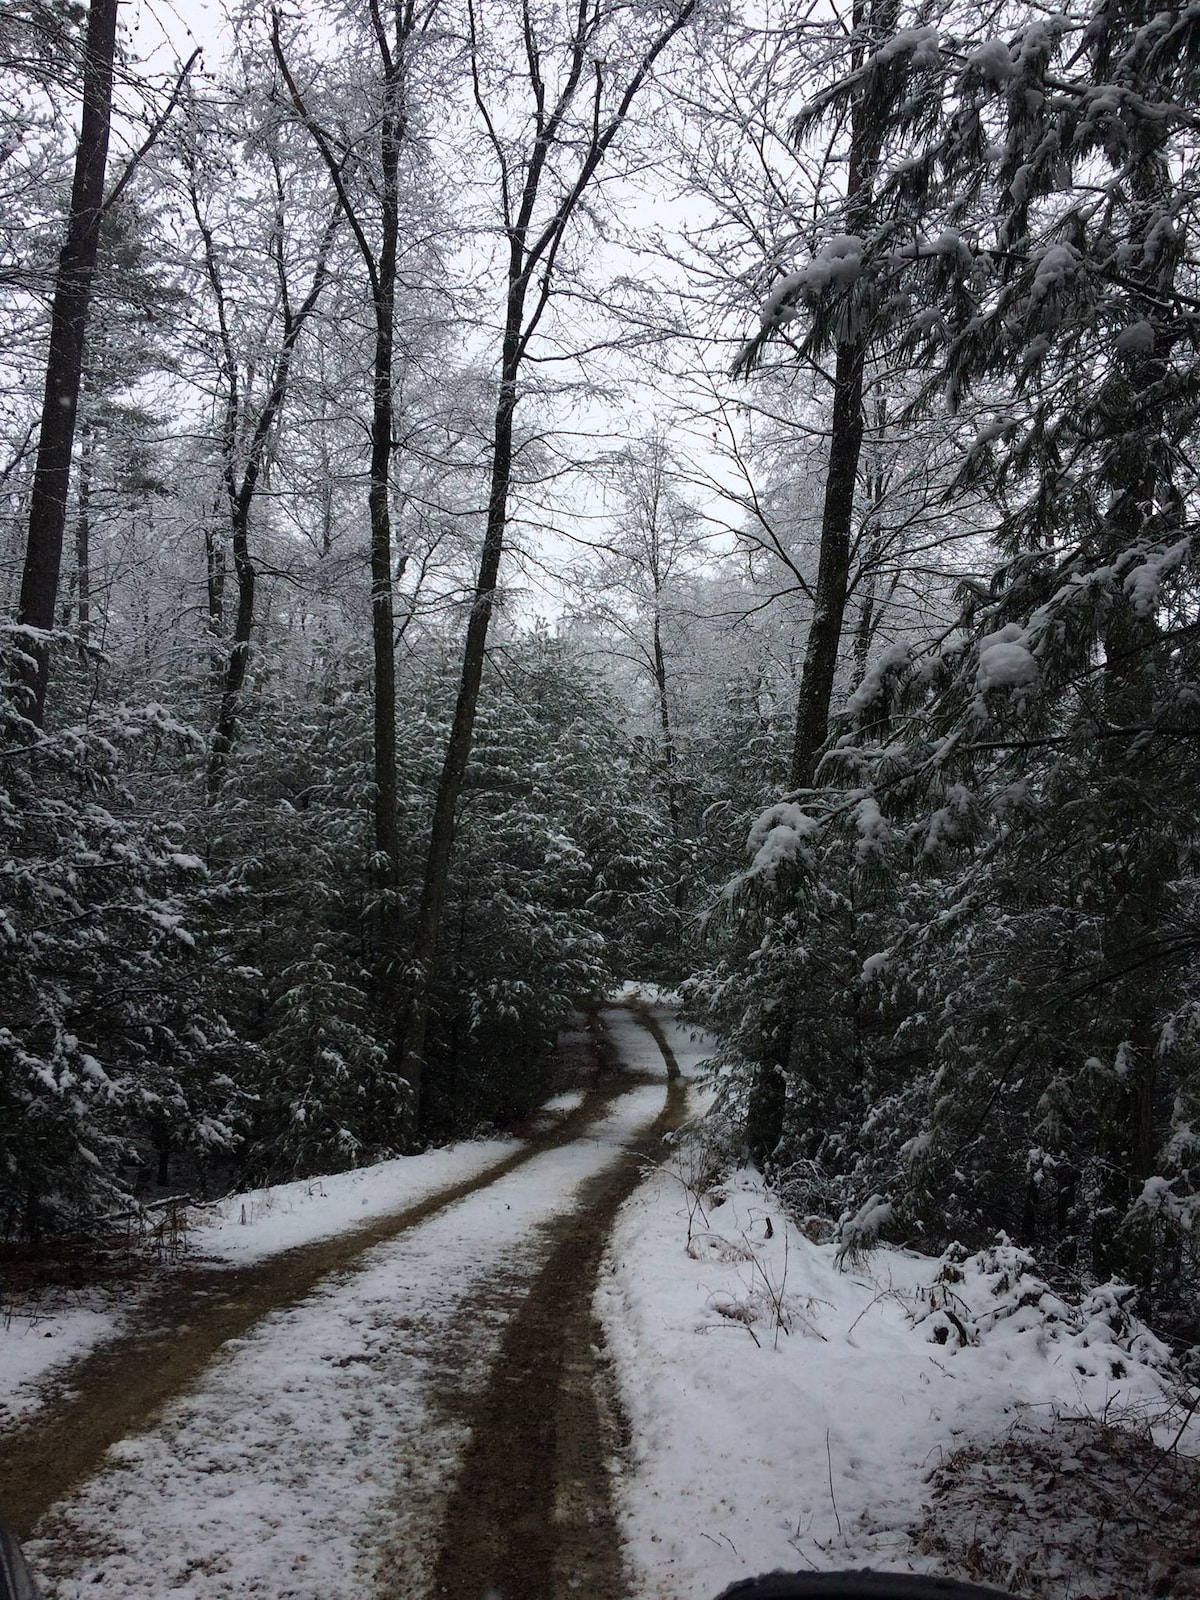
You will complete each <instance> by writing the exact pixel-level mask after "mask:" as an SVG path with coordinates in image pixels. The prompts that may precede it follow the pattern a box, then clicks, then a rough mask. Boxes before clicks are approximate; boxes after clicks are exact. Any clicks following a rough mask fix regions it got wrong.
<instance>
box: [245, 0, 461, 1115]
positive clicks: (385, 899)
mask: <svg viewBox="0 0 1200 1600" xmlns="http://www.w3.org/2000/svg"><path fill="white" fill-rule="evenodd" d="M393 15H394V21H395V34H394V37H393V39H392V40H391V41H390V42H389V40H388V37H387V35H386V32H385V30H384V27H383V23H382V18H381V15H380V12H379V10H378V8H377V6H375V5H374V4H373V5H372V21H373V24H374V33H375V42H376V46H377V48H378V51H379V59H380V63H381V66H382V71H383V91H384V93H383V115H382V118H381V120H380V124H379V159H380V186H379V201H380V220H379V230H380V231H379V243H378V249H377V250H376V249H375V248H374V247H373V246H372V243H371V240H370V239H369V238H368V237H367V233H366V229H365V226H364V222H363V219H362V218H361V217H360V216H359V214H358V212H357V211H356V209H355V207H354V202H353V200H352V198H351V196H350V194H349V192H348V190H347V188H346V182H345V175H344V167H345V162H344V161H343V160H342V159H341V158H340V157H339V156H338V155H337V154H336V153H335V150H334V148H333V144H332V143H331V141H330V136H329V135H328V134H327V133H326V131H325V129H324V128H322V126H321V125H320V123H319V122H317V121H316V119H315V118H314V117H313V116H312V115H311V113H310V112H309V110H308V107H307V106H306V104H305V102H304V96H303V95H302V94H301V92H300V87H299V85H298V84H297V82H296V80H295V77H294V76H293V74H292V71H291V68H290V67H289V66H288V62H287V57H286V55H285V53H284V49H283V41H282V38H281V36H280V31H279V27H280V19H279V13H278V12H275V13H274V21H273V23H272V30H271V48H272V51H273V53H274V56H275V60H276V62H277V63H278V65H279V69H280V72H281V73H282V75H283V79H284V82H285V83H286V85H287V89H288V94H289V95H290V96H291V100H292V104H293V106H294V107H295V109H296V112H297V114H298V115H299V117H300V120H301V121H302V122H303V124H304V126H305V127H306V128H307V129H308V132H309V134H310V136H311V137H312V139H313V141H314V143H315V144H316V146H317V149H318V150H319V151H320V154H321V158H322V160H323V161H324V163H325V166H326V169H327V171H328V173H329V176H330V179H331V181H332V183H333V187H334V190H335V191H336V193H337V197H338V204H339V207H340V209H341V211H342V212H343V213H344V214H345V217H346V220H347V222H348V224H349V227H350V231H351V233H352V234H353V236H354V241H355V244H356V245H357V246H358V251H359V255H360V256H361V258H362V262H363V266H364V268H365V269H366V273H367V278H368V280H369V282H370V285H371V301H372V306H373V309H374V315H375V348H374V360H373V365H372V377H371V481H370V488H369V490H368V494H367V510H368V517H369V520H370V533H371V555H370V564H371V645H372V654H373V665H374V677H375V683H374V716H373V776H374V780H375V782H374V790H375V796H374V806H373V821H374V851H373V853H372V861H371V870H372V878H373V881H374V887H375V891H376V903H377V905H378V908H379V909H378V929H379V944H380V948H379V955H378V960H377V962H376V965H375V971H376V980H377V988H378V992H379V999H380V1004H381V1007H382V1009H383V1012H384V1014H385V1015H386V1016H387V1017H388V1019H389V1025H390V1026H391V1028H392V1030H393V1038H392V1053H393V1056H394V1057H395V1058H396V1059H397V1060H401V1059H402V1058H403V1055H404V1049H403V1044H402V1039H403V1033H402V1029H403V1022H402V1020H401V1010H400V1004H399V978H400V970H399V968H400V962H399V950H400V936H401V915H400V897H399V883H400V824H399V818H398V816H397V814H396V805H397V790H398V783H397V776H396V657H395V606H394V601H393V593H394V586H393V578H392V519H391V466H392V438H393V432H394V422H395V418H394V413H393V394H392V386H393V381H394V374H393V368H394V363H395V341H396V333H395V326H396V266H397V257H398V250H399V239H400V189H399V173H400V152H401V150H402V148H403V145H404V139H405V135H406V132H407V128H408V107H407V101H406V94H407V78H406V75H407V70H408V63H407V57H406V51H407V48H408V44H409V41H410V39H411V38H412V35H413V32H414V30H415V28H416V27H417V18H416V14H415V11H414V6H413V0H397V4H396V5H395V9H394V13H393ZM429 15H430V16H431V15H432V13H430V14H429ZM416 1093H417V1090H416V1088H415V1087H414V1090H413V1100H412V1103H411V1104H410V1107H409V1114H410V1117H412V1118H415V1115H416V1101H415V1096H416Z"/></svg>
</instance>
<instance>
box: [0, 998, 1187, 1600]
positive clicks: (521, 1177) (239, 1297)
mask: <svg viewBox="0 0 1200 1600" xmlns="http://www.w3.org/2000/svg"><path fill="white" fill-rule="evenodd" d="M647 1023H649V1024H650V1026H649V1027H648V1026H647ZM604 1027H605V1033H606V1037H607V1040H608V1048H606V1049H604V1050H602V1051H589V1050H588V1049H587V1048H586V1046H585V1044H584V1042H583V1040H581V1039H576V1040H575V1041H574V1050H575V1054H576V1057H577V1062H578V1074H577V1076H578V1081H577V1083H576V1085H575V1086H574V1088H572V1089H571V1090H570V1091H569V1092H567V1093H565V1094H563V1095H561V1096H559V1097H558V1098H557V1099H556V1100H554V1101H552V1102H550V1103H549V1104H548V1106H547V1107H546V1108H545V1109H544V1111H543V1112H542V1113H541V1114H540V1115H539V1116H537V1117H536V1118H534V1119H532V1121H531V1123H530V1125H529V1126H528V1127H526V1128H524V1129H522V1130H520V1133H521V1135H522V1136H521V1137H519V1138H518V1137H514V1138H508V1139H497V1140H490V1141H486V1142H475V1143H469V1144H464V1145H460V1146H457V1147H454V1148H452V1149H449V1150H440V1151H434V1152H430V1153H429V1154H428V1155H426V1156H423V1157H418V1158H413V1159H411V1160H406V1161H397V1162H389V1163H385V1164H383V1165H382V1166H379V1167H375V1168H370V1169H366V1170H364V1171H360V1172H355V1173H347V1174H342V1175H339V1176H336V1177H332V1178H325V1179H321V1180H319V1181H316V1182H308V1183H299V1184H292V1185H283V1186H279V1187H278V1188H276V1189H273V1190H270V1191H265V1192H262V1193H258V1194H255V1195H247V1196H239V1197H236V1198H235V1199H234V1200H233V1201H231V1202H228V1203H226V1204H225V1205H223V1206H222V1207H221V1208H219V1209H217V1210H216V1211H212V1212H208V1213H205V1214H202V1215H201V1216H200V1217H197V1218H195V1219H193V1225H192V1227H191V1228H190V1230H189V1233H188V1244H189V1250H188V1253H187V1254H186V1255H185V1256H184V1257H183V1258H182V1260H181V1261H180V1262H178V1263H176V1264H175V1265H173V1266H169V1267H163V1268H160V1269H158V1270H156V1271H152V1272H143V1273H142V1274H141V1275H140V1276H137V1277H130V1276H128V1275H125V1276H121V1275H114V1276H111V1277H110V1278H109V1280H108V1281H107V1282H100V1283H94V1282H92V1283H86V1284H84V1283H81V1284H80V1285H78V1286H75V1287H64V1286H63V1285H61V1284H59V1285H57V1286H48V1285H45V1284H38V1283H37V1282H35V1281H29V1279H28V1273H26V1281H25V1283H24V1284H23V1286H22V1287H21V1289H20V1290H17V1289H13V1288H10V1289H9V1290H8V1291H7V1292H6V1293H5V1295H4V1297H3V1299H0V1396H3V1397H5V1398H4V1399H3V1401H2V1402H0V1444H2V1445H3V1449H2V1450H0V1515H4V1516H6V1517H7V1518H8V1519H9V1520H10V1521H11V1522H12V1523H13V1524H14V1525H15V1527H16V1529H17V1531H18V1532H19V1533H20V1534H21V1535H22V1536H24V1537H26V1538H28V1539H29V1540H30V1546H29V1548H30V1554H31V1558H32V1560H33V1563H34V1565H35V1568H36V1570H37V1572H38V1574H39V1576H40V1578H41V1579H42V1581H43V1583H44V1585H45V1587H46V1591H47V1593H48V1595H49V1596H51V1600H68V1597H70V1600H76V1597H79V1596H82V1595H83V1594H85V1593H86V1594H88V1595H97V1596H101V1597H103V1600H110V1597H111V1600H156V1597H157V1600H162V1597H164V1596H167V1595H170V1596H172V1597H179V1600H202V1597H203V1600H220V1597H229V1600H235V1597H236V1600H241V1597H243V1596H246V1597H249V1596H256V1597H263V1600H284V1597H295V1600H317V1597H318V1596H319V1597H321V1600H341V1597H345V1600H351V1597H352V1596H353V1597H355V1600H357V1597H359V1596H379V1597H382V1600H391V1597H404V1600H426V1597H430V1596H434V1595H448V1596H452V1597H454V1600H479V1597H481V1596H482V1595H483V1594H484V1593H485V1592H487V1591H489V1590H491V1591H494V1592H496V1593H498V1594H500V1595H502V1596H505V1597H508V1600H518V1597H519V1600H566V1597H567V1596H569V1595H570V1596H587V1597H591V1600H621V1597H623V1596H625V1595H629V1596H633V1597H637V1600H708V1597H711V1596H713V1595H715V1594H716V1593H717V1592H718V1591H719V1590H720V1589H721V1587H722V1586H723V1585H724V1584H726V1583H728V1582H730V1581H732V1580H733V1579H735V1578H737V1577H740V1576H744V1575H745V1574H747V1573H749V1572H755V1571H762V1570H766V1569H769V1568H773V1567H781V1566H785V1567H789V1568H794V1569H803V1568H814V1567H815V1568H820V1569H828V1568H834V1567H844V1566H857V1565H864V1564H871V1565H875V1566H881V1567H891V1568H897V1569H904V1570H909V1569H915V1570H925V1571H946V1572H951V1573H955V1574H957V1575H960V1576H973V1577H977V1578H980V1579H982V1580H984V1581H990V1582H992V1583H995V1584H998V1585H999V1586H1001V1587H1006V1588H1010V1589H1011V1590H1012V1591H1013V1592H1015V1593H1024V1594H1039V1595H1043V1596H1046V1597H1047V1600H1050V1597H1053V1600H1085V1597H1088V1596H1092V1597H1096V1600H1100V1597H1107V1596H1122V1597H1124V1596H1150V1595H1162V1596H1172V1597H1185V1596H1192V1597H1195V1596H1198V1595H1200V1470H1198V1462H1197V1456H1196V1452H1195V1448H1194V1443H1195V1440H1194V1436H1195V1434H1196V1433H1197V1432H1198V1431H1200V1421H1198V1420H1197V1418H1196V1417H1195V1416H1193V1417H1192V1418H1191V1419H1190V1420H1189V1419H1188V1418H1187V1404H1188V1400H1189V1396H1188V1395H1187V1393H1186V1391H1183V1390H1181V1389H1180V1387H1179V1386H1178V1384H1177V1383H1175V1382H1174V1381H1173V1377H1172V1373H1171V1370H1170V1367H1169V1363H1168V1362H1167V1361H1166V1358H1165V1352H1164V1351H1163V1349H1162V1347H1161V1346H1160V1345H1158V1343H1157V1341H1155V1340H1154V1339H1153V1337H1152V1336H1150V1335H1149V1334H1148V1333H1147V1332H1146V1330H1144V1329H1142V1328H1141V1327H1140V1325H1138V1324H1137V1323H1136V1322H1134V1321H1133V1320H1132V1319H1130V1318H1129V1317H1128V1316H1127V1315H1126V1314H1125V1313H1124V1311H1123V1310H1122V1308H1121V1307H1120V1306H1119V1305H1116V1304H1114V1303H1113V1302H1112V1301H1111V1299H1108V1300H1106V1299H1105V1298H1104V1297H1103V1296H1101V1297H1093V1298H1092V1300H1090V1301H1086V1302H1084V1303H1081V1304H1079V1305H1072V1304H1068V1303H1064V1302H1063V1301H1062V1300H1060V1299H1059V1298H1058V1297H1057V1296H1054V1295H1052V1294H1051V1293H1050V1291H1049V1290H1048V1289H1046V1287H1045V1285H1044V1284H1041V1283H1040V1280H1038V1279H1037V1277H1036V1274H1035V1272H1034V1270H1033V1268H1032V1266H1031V1264H1029V1263H1028V1262H1027V1261H1026V1260H1025V1259H1023V1258H1022V1257H1021V1254H1020V1252H1017V1251H1014V1250H1012V1249H1011V1248H1010V1247H1007V1246H1000V1247H998V1248H997V1249H996V1250H994V1251H991V1252H986V1253H985V1254H984V1255H983V1256H980V1257H975V1258H971V1259H967V1258H965V1257H962V1258H960V1259H958V1260H956V1261H947V1260H941V1261H937V1260H933V1259H931V1258H929V1257H923V1256H919V1255H915V1254H913V1253H910V1252H905V1251H898V1250H886V1249H881V1250H878V1251H876V1252H874V1253H873V1254H872V1255H871V1257H870V1258H869V1259H868V1260H867V1261H865V1262H858V1263H856V1264H851V1265H849V1266H847V1265H846V1264H845V1263H842V1264H841V1265H839V1263H838V1262H837V1261H836V1260H835V1252H834V1248H833V1247H832V1246H830V1245H820V1244H815V1243H813V1242H812V1241H811V1240H810V1239H809V1238H808V1237H806V1235H805V1234H804V1233H802V1232H801V1231H800V1230H799V1229H797V1228H796V1227H795V1226H794V1224H793V1223H792V1222H790V1221H789V1220H788V1218H787V1217H786V1216H784V1214H783V1213H782V1211H781V1210H780V1208H779V1207H778V1205H777V1203H776V1202H775V1200H774V1198H773V1197H772V1196H771V1195H769V1194H768V1193H767V1192H766V1191H765V1190H764V1189H763V1186H762V1184H761V1182H760V1181H759V1180H758V1178H757V1176H756V1175H755V1174H753V1173H750V1172H745V1171H733V1172H730V1171H728V1170H727V1168H726V1167H725V1166H724V1165H723V1164H722V1163H721V1162H720V1161H719V1160H717V1159H716V1158H715V1156H714V1155H713V1153H712V1152H711V1151H710V1149H709V1148H708V1146H707V1144H706V1142H705V1140H704V1139H703V1138H702V1137H701V1138H696V1137H692V1138H688V1139H683V1140H681V1141H678V1142H677V1144H676V1146H675V1148H674V1150H673V1152H672V1154H671V1157H670V1160H669V1161H668V1162H667V1163H666V1165H665V1166H663V1167H661V1168H658V1167H656V1166H655V1165H654V1164H653V1162H652V1161H651V1159H650V1158H651V1157H654V1158H657V1157H658V1156H660V1155H661V1154H662V1138H663V1135H664V1133H666V1132H667V1131H668V1130H669V1129H670V1128H672V1127H674V1126H676V1125H678V1124H679V1123H680V1122H681V1121H682V1120H683V1118H684V1116H685V1114H686V1111H687V1106H688V1101H689V1100H690V1103H691V1106H692V1108H693V1109H696V1108H699V1107H702V1106H703V1104H704V1098H705V1096H704V1091H702V1090H701V1089H700V1088H699V1087H698V1086H697V1085H696V1084H695V1083H689V1081H688V1080H689V1079H692V1078H693V1077H694V1073H695V1068H696V1065H697V1063H698V1061H699V1059H700V1057H701V1056H702V1055H703V1053H704V1043H703V1041H697V1040H694V1039H692V1038H691V1037H690V1036H689V1035H688V1034H687V1033H686V1031H685V1030H684V1029H682V1028H680V1027H679V1026H678V1025H677V1024H676V1023H675V1022H674V1021H673V1019H672V1017H671V1015H670V1013H669V1011H667V1010H666V1009H664V1008H656V1009H654V1010H652V1011H651V1012H650V1013H649V1014H648V1015H647V1014H646V1013H644V1012H643V1013H642V1014H640V1015H639V1014H638V1013H637V1012H634V1011H630V1010H627V1009H623V1008H618V1007H611V1008H608V1009H607V1010H606V1011H605V1013H604ZM664 1046H665V1050H664V1048H663V1047H664ZM676 1061H677V1063H678V1065H679V1066H680V1067H681V1068H682V1073H683V1078H682V1080H681V1081H680V1082H678V1083H674V1082H668V1081H667V1072H666V1067H667V1065H668V1063H675V1062H676ZM79 1266H80V1275H81V1276H87V1270H86V1269H87V1263H86V1262H81V1263H80V1264H79Z"/></svg>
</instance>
